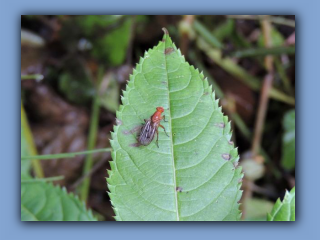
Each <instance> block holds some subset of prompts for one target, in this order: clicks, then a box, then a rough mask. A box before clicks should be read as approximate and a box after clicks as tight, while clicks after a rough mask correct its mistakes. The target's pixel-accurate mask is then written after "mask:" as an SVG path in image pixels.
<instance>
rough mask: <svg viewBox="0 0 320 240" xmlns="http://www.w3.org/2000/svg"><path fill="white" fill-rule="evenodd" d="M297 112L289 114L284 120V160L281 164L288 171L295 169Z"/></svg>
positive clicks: (292, 111) (293, 111)
mask: <svg viewBox="0 0 320 240" xmlns="http://www.w3.org/2000/svg"><path fill="white" fill-rule="evenodd" d="M295 118H296V114H295V110H291V111H289V112H287V113H286V114H285V116H284V119H283V128H284V135H283V138H282V159H281V164H282V166H283V167H284V168H285V169H287V170H292V169H294V167H295V158H296V148H295V144H296V141H295V125H296V124H295Z"/></svg>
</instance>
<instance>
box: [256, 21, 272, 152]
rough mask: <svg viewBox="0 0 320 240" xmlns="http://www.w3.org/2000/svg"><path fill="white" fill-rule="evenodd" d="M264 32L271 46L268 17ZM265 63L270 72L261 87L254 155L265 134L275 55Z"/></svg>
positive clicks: (268, 57)
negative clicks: (264, 128)
mask: <svg viewBox="0 0 320 240" xmlns="http://www.w3.org/2000/svg"><path fill="white" fill-rule="evenodd" d="M262 32H263V36H264V44H265V46H266V47H271V45H272V43H271V25H270V22H269V21H268V20H267V19H264V20H262ZM265 65H266V69H267V70H268V74H267V75H266V76H265V78H264V80H263V85H262V89H261V95H260V102H259V107H258V114H257V118H256V123H255V129H254V136H253V142H252V149H251V151H252V154H253V156H255V155H257V154H259V152H260V145H261V139H262V134H263V127H264V121H265V117H266V112H267V110H268V102H269V93H270V90H271V88H272V82H273V79H274V71H273V56H271V55H268V56H266V57H265Z"/></svg>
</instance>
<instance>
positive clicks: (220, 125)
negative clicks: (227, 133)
mask: <svg viewBox="0 0 320 240" xmlns="http://www.w3.org/2000/svg"><path fill="white" fill-rule="evenodd" d="M214 125H215V126H217V127H219V128H224V127H225V124H224V123H223V122H221V123H216V124H214Z"/></svg>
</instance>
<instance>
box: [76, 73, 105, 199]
mask: <svg viewBox="0 0 320 240" xmlns="http://www.w3.org/2000/svg"><path fill="white" fill-rule="evenodd" d="M102 78H103V68H101V67H100V68H99V72H98V81H97V89H96V95H95V97H94V99H93V102H92V112H91V121H90V127H89V137H88V147H87V149H88V150H89V151H90V150H93V149H94V146H95V144H96V138H97V132H98V122H99V112H100V96H99V94H98V88H99V86H100V82H101V80H102ZM92 164H93V156H92V154H88V155H87V156H86V159H85V163H84V168H83V173H82V174H83V175H84V176H85V175H86V174H87V173H88V172H90V170H91V168H92ZM89 187H90V177H88V178H86V179H85V180H84V181H83V183H82V185H81V186H80V198H81V199H82V200H83V201H85V202H86V201H87V198H88V193H89Z"/></svg>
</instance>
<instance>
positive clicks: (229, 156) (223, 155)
mask: <svg viewBox="0 0 320 240" xmlns="http://www.w3.org/2000/svg"><path fill="white" fill-rule="evenodd" d="M221 157H222V158H223V159H224V160H227V161H229V160H230V159H231V155H230V154H228V153H224V154H222V155H221Z"/></svg>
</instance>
